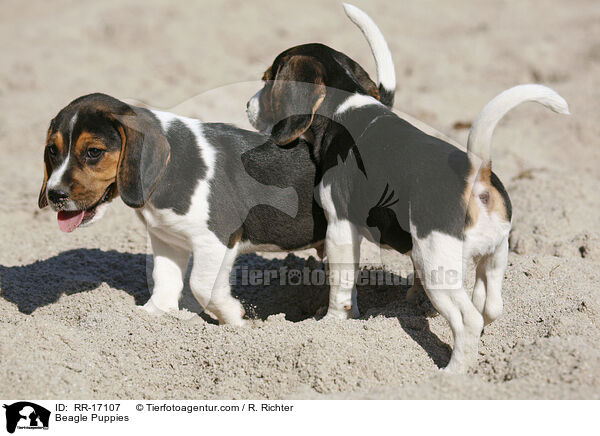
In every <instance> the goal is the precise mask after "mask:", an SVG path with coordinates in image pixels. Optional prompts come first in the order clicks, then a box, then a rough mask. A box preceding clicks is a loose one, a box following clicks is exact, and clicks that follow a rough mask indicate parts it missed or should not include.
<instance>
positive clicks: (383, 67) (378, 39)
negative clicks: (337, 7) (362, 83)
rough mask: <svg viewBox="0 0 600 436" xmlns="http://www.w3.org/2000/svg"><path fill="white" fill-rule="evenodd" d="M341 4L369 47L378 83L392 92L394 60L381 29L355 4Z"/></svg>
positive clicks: (394, 74) (394, 83) (394, 81)
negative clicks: (373, 59) (373, 58)
mask: <svg viewBox="0 0 600 436" xmlns="http://www.w3.org/2000/svg"><path fill="white" fill-rule="evenodd" d="M342 5H343V6H344V11H345V12H346V15H347V16H348V18H350V20H351V21H352V22H353V23H354V24H356V25H357V26H358V28H359V29H360V30H361V32H362V33H363V34H364V35H365V38H366V39H367V42H368V43H369V46H370V47H371V51H372V52H373V56H374V57H375V65H376V68H377V82H378V85H380V86H382V87H383V88H384V89H385V90H387V91H389V92H392V93H393V92H394V90H395V89H396V72H395V70H394V62H393V61H392V53H391V52H390V49H389V47H388V45H387V42H386V41H385V38H384V37H383V34H382V33H381V30H379V27H377V24H375V22H374V21H373V20H372V19H371V17H369V16H368V15H367V14H366V13H365V12H363V11H362V10H360V9H359V8H357V7H356V6H353V5H350V4H348V3H342Z"/></svg>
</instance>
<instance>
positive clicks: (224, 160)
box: [39, 22, 395, 325]
mask: <svg viewBox="0 0 600 436" xmlns="http://www.w3.org/2000/svg"><path fill="white" fill-rule="evenodd" d="M364 23H365V25H367V26H372V22H364ZM367 36H368V37H369V38H374V41H375V42H373V40H369V42H370V43H371V46H372V47H375V49H376V50H375V51H374V54H375V57H376V60H377V66H378V74H379V76H380V77H381V76H382V75H384V76H385V78H386V79H387V80H386V81H384V82H385V86H383V85H382V86H380V87H378V86H377V85H376V84H375V83H374V82H373V81H372V80H371V79H370V78H369V76H368V74H367V73H366V72H365V71H364V70H363V69H362V68H361V67H360V66H359V65H358V64H357V63H356V62H354V61H352V59H350V58H348V57H347V56H345V55H343V54H342V53H339V52H336V51H334V50H332V49H330V48H328V47H326V46H323V45H318V44H312V45H311V48H312V49H313V54H314V56H316V57H317V58H320V59H322V60H323V62H330V61H331V59H332V58H335V62H337V63H338V64H339V65H340V68H342V69H343V71H344V73H343V74H344V75H345V76H346V77H347V80H348V82H349V83H350V88H349V89H348V91H351V92H358V93H361V94H364V95H370V96H372V97H375V98H380V89H381V90H382V93H383V95H384V97H385V102H386V103H388V104H391V101H392V99H393V90H394V87H395V83H394V82H393V80H391V81H390V80H389V77H392V78H393V76H394V72H393V66H392V62H391V57H390V56H391V55H390V53H389V50H388V49H387V45H386V44H385V41H384V40H383V37H382V36H381V33H380V32H379V30H378V29H377V28H376V27H374V28H373V27H370V28H369V34H368V35H367ZM390 69H391V71H390ZM381 82H382V81H381V80H380V83H381ZM273 94H274V95H278V94H277V91H276V90H274V91H273ZM293 145H294V149H293V150H282V149H281V148H280V147H279V146H278V145H276V144H275V143H274V142H273V140H272V139H271V137H270V136H269V135H265V134H263V133H257V132H250V131H246V130H242V129H238V128H236V127H233V126H230V125H226V124H215V123H202V122H200V121H199V120H194V119H190V118H185V117H181V116H177V115H174V114H171V113H166V112H159V111H152V110H148V109H143V108H138V107H134V106H131V105H128V104H126V103H124V102H122V101H119V100H117V99H115V98H113V97H110V96H108V95H104V94H91V95H86V96H84V97H80V98H78V99H76V100H74V101H73V102H71V103H70V104H69V105H67V106H66V107H65V108H63V109H62V110H61V111H60V112H59V113H58V115H57V116H56V117H55V118H54V119H53V120H52V121H51V123H50V127H49V129H48V135H47V139H46V147H45V151H44V165H45V176H44V182H43V185H42V189H41V192H40V196H39V207H40V208H43V207H46V206H48V205H49V206H50V207H51V208H52V209H54V210H55V211H56V212H57V219H58V225H59V227H60V229H61V230H62V231H64V232H72V231H74V230H75V229H77V228H78V227H82V226H86V225H90V224H92V223H94V222H95V221H97V220H99V219H100V218H101V217H102V215H103V214H104V212H105V211H106V209H107V207H108V205H109V203H110V202H111V200H113V199H114V198H116V197H117V196H120V197H121V199H122V200H123V201H124V202H125V204H126V205H128V206H130V207H132V208H134V209H135V210H136V213H137V215H138V216H139V217H140V218H141V219H142V221H144V222H145V223H146V225H147V228H148V233H149V236H150V240H151V244H152V251H153V254H154V270H153V279H154V289H153V292H152V297H151V298H150V300H149V301H148V302H147V303H146V305H145V306H144V308H145V309H146V310H147V311H149V312H151V313H157V314H160V313H163V312H165V311H170V310H174V309H177V308H178V301H179V297H180V294H181V290H182V288H183V277H184V273H185V269H186V267H187V263H188V260H189V257H190V253H193V254H194V256H193V257H194V265H193V268H192V271H191V278H190V287H191V290H192V292H193V294H194V296H195V297H196V299H197V300H198V301H199V303H200V304H201V305H202V307H204V308H205V309H206V310H207V311H209V312H211V313H212V314H214V315H215V316H216V317H217V318H218V320H219V321H220V322H222V323H231V324H236V325H239V324H242V323H243V319H242V317H243V314H244V311H243V309H242V306H241V304H240V303H239V301H237V300H236V299H234V298H233V297H232V296H231V293H230V283H229V275H230V271H231V267H232V265H233V263H234V261H235V258H236V257H237V255H238V254H240V253H246V252H251V251H255V250H261V251H290V250H297V249H303V248H307V247H317V248H319V247H322V245H323V240H324V238H325V231H326V221H325V217H324V215H323V210H322V209H321V208H320V207H319V206H318V205H317V204H316V202H315V201H314V195H313V192H314V189H315V186H316V185H317V183H318V181H319V179H320V175H319V171H318V168H317V167H316V165H315V163H314V158H313V156H312V155H311V150H312V148H311V147H310V146H309V144H308V142H307V141H305V140H304V139H297V140H294V141H293Z"/></svg>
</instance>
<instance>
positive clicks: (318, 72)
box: [248, 5, 569, 372]
mask: <svg viewBox="0 0 600 436" xmlns="http://www.w3.org/2000/svg"><path fill="white" fill-rule="evenodd" d="M345 8H346V11H347V13H349V14H355V15H358V16H360V15H361V14H362V11H360V10H357V9H356V8H354V7H352V6H349V5H346V6H345ZM281 72H285V75H284V78H282V77H281V76H282V73H281ZM343 79H344V78H343V75H341V74H340V73H339V67H338V65H336V64H335V62H329V61H327V62H324V61H323V59H321V58H318V57H316V56H312V53H310V52H302V53H298V52H297V51H296V50H294V49H292V50H286V51H284V52H283V53H281V54H280V55H279V56H277V57H276V59H275V61H274V62H273V64H272V65H271V67H269V68H268V69H267V71H266V73H265V75H264V80H265V85H264V87H263V88H262V89H261V90H260V91H259V92H258V93H257V94H256V95H255V96H254V97H253V101H250V102H249V104H248V107H252V108H256V111H255V113H252V114H251V115H250V116H249V120H250V121H251V122H252V123H253V125H254V126H255V127H257V128H258V129H264V130H268V131H270V132H271V135H272V137H273V139H274V140H275V141H276V142H277V144H279V145H280V146H281V147H283V148H286V149H287V150H288V151H289V152H293V151H294V148H295V145H294V141H295V140H297V139H298V138H300V137H307V138H310V142H311V147H312V153H313V155H314V156H315V161H316V164H317V166H318V169H319V171H320V172H321V173H322V175H321V179H320V182H319V185H318V187H317V190H316V196H317V200H318V202H319V204H320V205H321V206H322V207H323V209H324V212H325V217H326V218H327V232H326V239H325V250H326V252H327V256H328V265H329V269H330V271H331V272H332V276H334V277H340V278H342V279H340V280H337V281H335V282H330V287H331V289H330V301H329V311H328V313H329V314H336V315H339V316H345V317H354V316H356V315H357V304H356V286H355V278H356V274H357V272H358V271H357V269H358V262H359V255H360V253H359V250H360V239H361V237H366V238H368V239H369V240H371V241H372V242H375V243H378V244H380V245H381V246H382V247H386V248H392V249H394V250H397V251H398V252H400V253H406V254H409V255H410V257H411V258H412V261H413V266H414V269H415V277H418V279H416V280H415V285H414V286H413V290H412V292H415V290H416V289H418V288H420V287H422V288H424V290H425V292H426V293H427V296H428V297H429V299H430V301H431V302H432V304H433V305H434V307H435V308H436V309H437V310H438V312H439V313H440V314H442V315H443V316H444V317H445V319H446V320H447V321H448V323H449V324H450V327H451V329H452V333H453V337H454V347H453V351H452V356H451V359H450V362H449V363H448V366H447V367H446V368H445V369H446V370H448V371H455V372H464V371H466V370H467V369H468V368H469V367H470V366H471V365H472V364H473V363H475V362H476V359H477V348H478V344H479V337H480V335H481V332H482V329H483V327H484V325H485V324H488V323H490V322H492V321H493V320H495V319H496V318H497V317H498V316H499V315H500V314H501V312H502V298H501V287H502V279H503V277H504V270H505V268H506V264H507V256H508V234H509V231H510V227H511V216H512V210H511V203H510V199H509V197H508V194H507V192H506V190H505V188H504V186H503V185H502V183H501V182H500V180H499V179H498V177H497V176H496V175H495V174H494V173H493V172H492V167H491V155H490V143H491V138H492V134H493V131H494V128H495V126H496V124H497V123H498V121H499V120H500V119H501V118H502V117H503V116H504V115H505V114H506V113H507V112H508V111H509V110H511V109H512V108H514V107H515V106H517V105H518V104H520V103H522V102H525V101H536V102H539V103H541V104H543V105H544V106H546V107H548V108H550V109H552V110H553V111H555V112H558V113H565V114H567V113H569V112H568V106H567V103H566V102H565V100H564V99H563V98H562V97H560V96H559V95H558V94H556V93H555V92H554V91H552V90H551V89H549V88H547V87H545V86H541V85H522V86H517V87H514V88H511V89H509V90H507V91H505V92H503V93H501V94H500V95H498V96H497V97H496V98H494V99H493V100H492V101H491V102H490V103H489V104H488V105H487V106H486V107H485V108H484V109H483V111H482V112H481V114H480V115H479V117H478V119H477V120H476V122H475V123H474V124H473V126H472V129H471V131H470V134H469V139H468V142H467V152H466V153H465V152H464V151H463V150H461V149H459V148H457V147H455V146H453V145H451V144H449V143H447V142H445V141H443V140H441V139H438V138H435V137H432V136H429V135H427V134H425V133H424V132H422V131H420V130H419V129H417V128H416V127H414V126H413V125H411V124H410V123H408V122H407V121H405V120H403V119H401V118H400V117H398V116H397V115H396V114H394V113H393V112H392V111H391V110H390V108H388V107H386V106H385V105H383V104H381V102H380V101H377V100H376V99H374V98H372V97H371V96H369V95H366V94H365V93H359V92H355V91H353V90H352V89H351V87H350V86H347V83H346V82H343ZM340 83H343V84H344V85H345V86H340ZM274 90H279V93H278V94H276V93H274ZM357 91H358V88H357ZM280 96H285V98H282V97H280ZM470 260H474V261H475V262H476V265H477V268H476V284H475V288H474V290H473V293H472V297H471V296H469V294H468V293H467V290H466V289H465V288H464V275H465V269H466V264H467V262H468V261H470Z"/></svg>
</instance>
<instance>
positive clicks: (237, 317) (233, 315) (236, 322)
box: [206, 298, 247, 327]
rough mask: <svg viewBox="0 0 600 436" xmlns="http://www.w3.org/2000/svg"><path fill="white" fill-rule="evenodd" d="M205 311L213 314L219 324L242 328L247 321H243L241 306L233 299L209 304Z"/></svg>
mask: <svg viewBox="0 0 600 436" xmlns="http://www.w3.org/2000/svg"><path fill="white" fill-rule="evenodd" d="M206 310H208V311H210V312H211V313H213V314H214V315H215V316H216V317H217V319H218V320H219V324H227V325H233V326H238V327H241V326H244V325H246V324H247V321H246V320H245V319H244V315H245V313H246V312H245V310H244V307H243V306H242V304H241V303H240V302H239V301H238V300H236V299H235V298H231V299H226V300H224V301H219V302H218V303H210V304H209V305H208V307H207V308H206Z"/></svg>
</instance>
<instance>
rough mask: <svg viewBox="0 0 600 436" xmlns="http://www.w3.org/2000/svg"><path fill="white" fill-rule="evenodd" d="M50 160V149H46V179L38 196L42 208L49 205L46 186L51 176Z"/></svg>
mask: <svg viewBox="0 0 600 436" xmlns="http://www.w3.org/2000/svg"><path fill="white" fill-rule="evenodd" d="M50 171H51V169H50V162H49V159H48V150H46V149H44V181H43V182H42V189H41V190H40V196H39V197H38V206H39V208H40V209H43V208H45V207H46V206H48V196H47V195H46V189H47V188H46V187H47V185H48V177H49V176H50Z"/></svg>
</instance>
